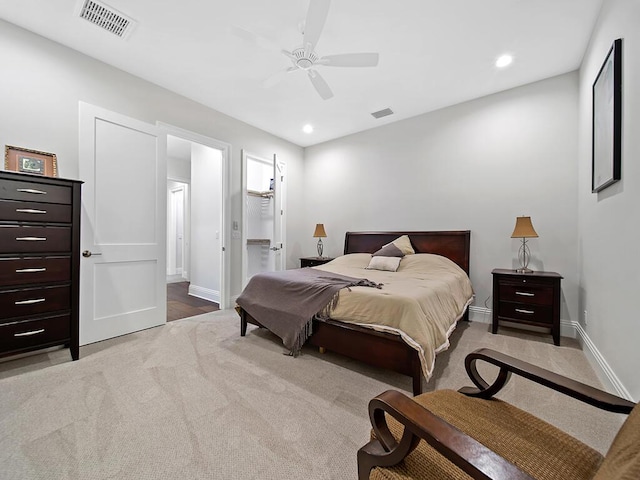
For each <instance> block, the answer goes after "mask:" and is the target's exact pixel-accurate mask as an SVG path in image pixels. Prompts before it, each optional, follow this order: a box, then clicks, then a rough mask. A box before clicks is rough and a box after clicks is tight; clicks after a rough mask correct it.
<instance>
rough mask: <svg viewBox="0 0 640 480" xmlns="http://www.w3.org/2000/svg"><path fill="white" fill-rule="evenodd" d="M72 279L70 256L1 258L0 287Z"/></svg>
mask: <svg viewBox="0 0 640 480" xmlns="http://www.w3.org/2000/svg"><path fill="white" fill-rule="evenodd" d="M69 280H71V258H70V257H27V258H4V259H0V287H6V286H10V285H27V284H30V283H50V282H65V281H69Z"/></svg>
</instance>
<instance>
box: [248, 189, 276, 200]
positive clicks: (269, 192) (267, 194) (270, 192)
mask: <svg viewBox="0 0 640 480" xmlns="http://www.w3.org/2000/svg"><path fill="white" fill-rule="evenodd" d="M247 195H250V196H252V197H262V198H272V197H273V190H267V191H264V192H259V191H257V190H247Z"/></svg>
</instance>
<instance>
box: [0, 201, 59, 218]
mask: <svg viewBox="0 0 640 480" xmlns="http://www.w3.org/2000/svg"><path fill="white" fill-rule="evenodd" d="M0 218H2V219H3V220H7V221H16V222H43V223H47V222H48V223H71V205H58V204H56V203H40V202H12V201H0Z"/></svg>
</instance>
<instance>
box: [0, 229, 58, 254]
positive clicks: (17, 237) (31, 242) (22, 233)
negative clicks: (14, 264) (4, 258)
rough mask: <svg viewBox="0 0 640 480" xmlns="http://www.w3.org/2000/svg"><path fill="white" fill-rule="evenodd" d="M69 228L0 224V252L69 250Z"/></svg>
mask: <svg viewBox="0 0 640 480" xmlns="http://www.w3.org/2000/svg"><path fill="white" fill-rule="evenodd" d="M70 250H71V228H69V227H27V226H22V225H0V253H14V252H16V253H23V252H25V253H29V252H69V251H70Z"/></svg>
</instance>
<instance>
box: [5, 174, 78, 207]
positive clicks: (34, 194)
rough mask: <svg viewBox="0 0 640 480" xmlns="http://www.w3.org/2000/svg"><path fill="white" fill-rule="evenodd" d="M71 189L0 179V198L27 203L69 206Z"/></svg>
mask: <svg viewBox="0 0 640 480" xmlns="http://www.w3.org/2000/svg"><path fill="white" fill-rule="evenodd" d="M71 195H72V192H71V187H65V186H62V185H46V184H41V183H37V182H33V181H28V180H27V181H21V180H13V179H12V180H9V179H4V178H3V179H0V198H3V199H7V200H24V201H27V202H42V203H63V204H67V205H70V204H71V198H72V197H71Z"/></svg>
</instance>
